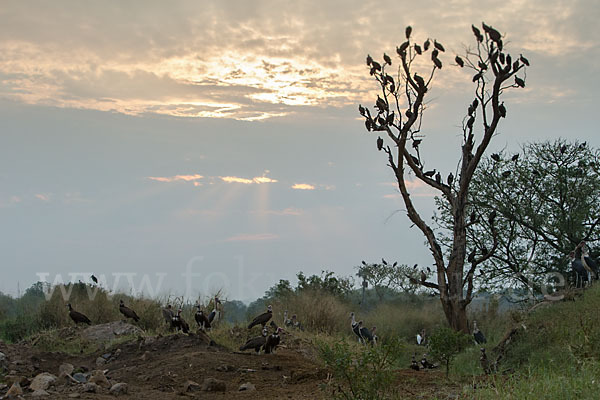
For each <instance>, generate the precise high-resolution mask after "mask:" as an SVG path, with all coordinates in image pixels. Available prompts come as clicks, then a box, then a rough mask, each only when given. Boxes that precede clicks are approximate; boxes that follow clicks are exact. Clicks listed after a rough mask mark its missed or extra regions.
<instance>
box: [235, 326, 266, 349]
mask: <svg viewBox="0 0 600 400" xmlns="http://www.w3.org/2000/svg"><path fill="white" fill-rule="evenodd" d="M267 334H268V331H267V328H266V327H264V328H263V330H262V335H260V336H256V337H253V338H251V339H248V341H247V342H246V343H245V344H244V345H242V346H241V347H240V351H244V350H249V349H254V351H256V354H258V353H259V352H260V348H261V347H263V346H264V345H265V343H267Z"/></svg>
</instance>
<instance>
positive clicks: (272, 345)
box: [263, 328, 283, 354]
mask: <svg viewBox="0 0 600 400" xmlns="http://www.w3.org/2000/svg"><path fill="white" fill-rule="evenodd" d="M282 331H283V329H282V328H277V330H276V331H275V332H273V333H272V334H270V335H269V336H268V337H267V340H266V341H265V344H264V346H263V350H264V352H265V354H271V353H273V354H274V353H275V349H276V348H277V346H279V342H281V337H280V336H279V334H280V333H281V332H282Z"/></svg>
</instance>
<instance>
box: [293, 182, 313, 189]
mask: <svg viewBox="0 0 600 400" xmlns="http://www.w3.org/2000/svg"><path fill="white" fill-rule="evenodd" d="M292 189H296V190H315V186H314V185H310V184H308V183H295V184H294V185H292Z"/></svg>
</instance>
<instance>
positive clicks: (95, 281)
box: [91, 275, 98, 285]
mask: <svg viewBox="0 0 600 400" xmlns="http://www.w3.org/2000/svg"><path fill="white" fill-rule="evenodd" d="M91 278H92V282H94V283H95V284H96V285H97V284H98V278H96V276H95V275H92V276H91Z"/></svg>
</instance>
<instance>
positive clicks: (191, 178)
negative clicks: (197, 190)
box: [148, 174, 204, 186]
mask: <svg viewBox="0 0 600 400" xmlns="http://www.w3.org/2000/svg"><path fill="white" fill-rule="evenodd" d="M202 178H204V176H202V175H199V174H194V175H175V176H149V177H148V179H150V180H152V181H157V182H177V181H184V182H193V181H197V180H199V179H202ZM196 183H198V182H194V186H198V185H196Z"/></svg>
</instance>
